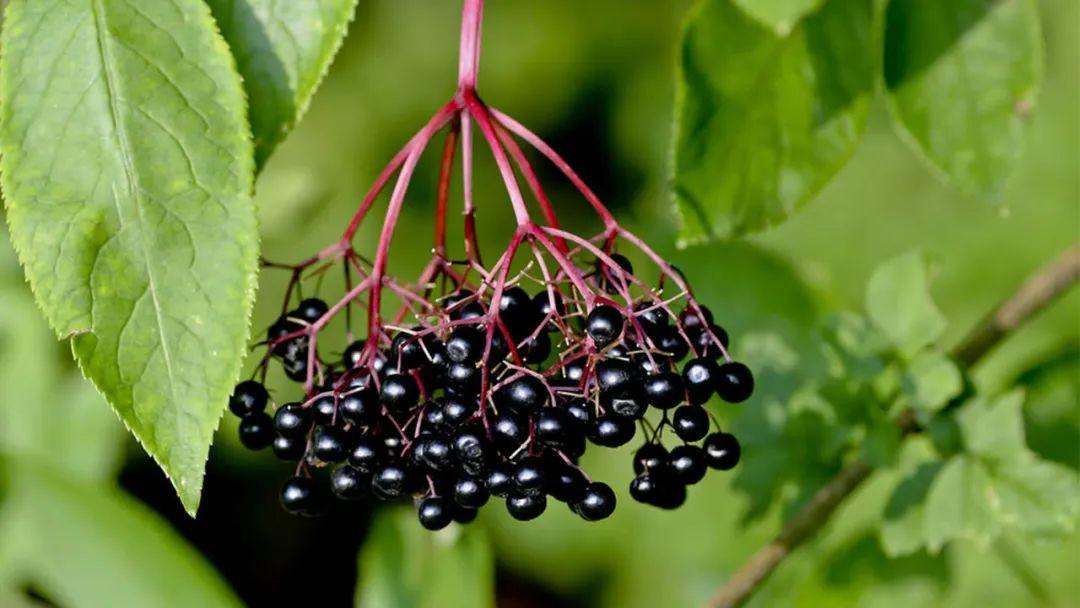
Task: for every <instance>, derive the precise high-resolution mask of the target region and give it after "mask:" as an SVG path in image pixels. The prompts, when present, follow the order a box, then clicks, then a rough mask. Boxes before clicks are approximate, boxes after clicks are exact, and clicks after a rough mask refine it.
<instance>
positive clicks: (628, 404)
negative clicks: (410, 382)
mask: <svg viewBox="0 0 1080 608" xmlns="http://www.w3.org/2000/svg"><path fill="white" fill-rule="evenodd" d="M600 402H601V403H603V404H604V406H605V407H607V408H609V409H611V411H612V412H614V413H616V414H618V415H619V416H622V417H623V418H629V419H630V420H637V419H638V418H641V417H642V416H644V415H645V410H646V409H648V407H649V404H648V403H646V402H645V399H644V397H642V396H641V395H640V394H637V393H634V394H628V395H620V396H618V397H608V396H607V395H605V394H603V393H601V394H600Z"/></svg>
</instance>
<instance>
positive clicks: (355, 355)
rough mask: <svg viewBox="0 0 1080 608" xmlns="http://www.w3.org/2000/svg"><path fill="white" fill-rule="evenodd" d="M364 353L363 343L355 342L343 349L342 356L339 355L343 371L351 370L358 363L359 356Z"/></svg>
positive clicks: (360, 341) (361, 341)
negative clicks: (343, 367)
mask: <svg viewBox="0 0 1080 608" xmlns="http://www.w3.org/2000/svg"><path fill="white" fill-rule="evenodd" d="M363 353H364V341H363V340H357V341H355V342H353V343H352V344H350V345H348V346H347V347H345V352H344V354H342V355H341V363H342V365H343V366H345V369H352V368H354V367H356V365H357V364H358V363H360V356H361V355H363Z"/></svg>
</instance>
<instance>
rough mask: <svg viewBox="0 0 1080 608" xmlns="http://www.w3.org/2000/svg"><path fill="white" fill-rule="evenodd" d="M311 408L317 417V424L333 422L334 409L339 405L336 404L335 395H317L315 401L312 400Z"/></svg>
mask: <svg viewBox="0 0 1080 608" xmlns="http://www.w3.org/2000/svg"><path fill="white" fill-rule="evenodd" d="M310 408H311V413H312V415H313V416H314V417H315V424H332V422H333V420H334V411H335V410H337V406H336V405H334V396H333V395H322V396H320V397H316V398H315V401H312V402H311V406H310Z"/></svg>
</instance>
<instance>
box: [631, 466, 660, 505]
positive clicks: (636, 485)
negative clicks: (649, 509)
mask: <svg viewBox="0 0 1080 608" xmlns="http://www.w3.org/2000/svg"><path fill="white" fill-rule="evenodd" d="M630 497H631V498H633V499H634V500H636V501H638V502H640V503H644V504H647V505H651V504H656V502H657V501H658V500H659V497H660V484H659V483H657V480H656V478H654V477H653V476H652V475H651V474H649V473H642V474H640V475H638V476H637V477H635V478H634V479H633V481H631V482H630Z"/></svg>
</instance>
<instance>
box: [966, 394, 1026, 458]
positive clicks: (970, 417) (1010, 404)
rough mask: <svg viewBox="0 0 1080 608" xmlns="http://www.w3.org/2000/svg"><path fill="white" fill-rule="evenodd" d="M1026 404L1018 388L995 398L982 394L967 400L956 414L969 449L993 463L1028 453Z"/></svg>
mask: <svg viewBox="0 0 1080 608" xmlns="http://www.w3.org/2000/svg"><path fill="white" fill-rule="evenodd" d="M1023 405H1024V391H1023V390H1019V389H1017V390H1014V391H1012V392H1010V393H1006V394H1005V395H1002V396H1000V397H998V398H996V399H994V400H992V401H991V400H989V399H986V398H985V397H979V398H976V399H973V400H972V401H971V402H970V403H967V404H966V405H965V406H964V407H963V409H961V410H960V412H959V413H958V414H957V416H956V421H957V423H958V424H959V426H960V433H961V435H962V436H963V440H964V447H965V448H966V450H967V451H968V452H970V453H972V454H975V455H977V456H979V457H980V458H984V459H986V460H988V461H990V462H1009V461H1012V460H1014V459H1017V458H1021V457H1024V456H1026V455H1027V454H1028V450H1027V445H1026V442H1025V439H1024V415H1023V411H1022V408H1023Z"/></svg>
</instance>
